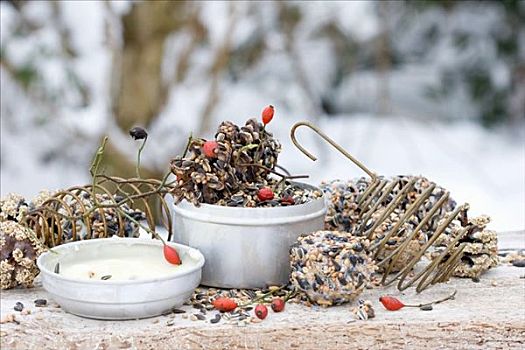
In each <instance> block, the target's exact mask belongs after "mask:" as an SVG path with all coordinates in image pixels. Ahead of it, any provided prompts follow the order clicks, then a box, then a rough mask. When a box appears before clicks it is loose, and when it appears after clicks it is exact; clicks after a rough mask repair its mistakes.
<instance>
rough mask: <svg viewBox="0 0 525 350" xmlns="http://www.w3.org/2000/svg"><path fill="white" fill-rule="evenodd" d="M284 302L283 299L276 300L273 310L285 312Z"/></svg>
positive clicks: (274, 300)
mask: <svg viewBox="0 0 525 350" xmlns="http://www.w3.org/2000/svg"><path fill="white" fill-rule="evenodd" d="M284 305H285V303H284V300H283V299H281V298H275V299H273V300H272V305H271V306H272V310H273V311H274V312H281V311H283V310H284Z"/></svg>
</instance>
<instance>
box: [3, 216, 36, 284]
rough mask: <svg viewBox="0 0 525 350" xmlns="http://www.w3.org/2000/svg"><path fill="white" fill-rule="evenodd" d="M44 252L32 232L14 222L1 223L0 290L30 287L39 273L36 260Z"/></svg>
mask: <svg viewBox="0 0 525 350" xmlns="http://www.w3.org/2000/svg"><path fill="white" fill-rule="evenodd" d="M44 250H45V248H44V247H43V246H42V245H41V244H40V242H39V241H38V240H37V239H36V235H35V233H34V232H33V231H32V230H30V229H29V228H26V227H24V226H22V225H21V224H19V223H17V222H14V221H1V222H0V288H1V289H10V288H14V287H16V286H24V287H30V286H31V285H32V284H33V281H34V279H35V277H36V276H37V275H38V272H39V270H38V267H37V266H36V259H37V258H38V256H39V255H40V254H41V253H42V252H43V251H44Z"/></svg>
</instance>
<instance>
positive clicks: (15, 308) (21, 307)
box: [13, 301, 24, 312]
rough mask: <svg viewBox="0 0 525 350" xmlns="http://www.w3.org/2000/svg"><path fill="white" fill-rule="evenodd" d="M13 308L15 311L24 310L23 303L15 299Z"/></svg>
mask: <svg viewBox="0 0 525 350" xmlns="http://www.w3.org/2000/svg"><path fill="white" fill-rule="evenodd" d="M13 309H14V310H15V311H18V312H20V311H22V310H24V304H22V303H21V302H19V301H17V302H16V304H15V306H14V307H13Z"/></svg>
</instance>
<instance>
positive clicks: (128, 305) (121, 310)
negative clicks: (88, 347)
mask: <svg viewBox="0 0 525 350" xmlns="http://www.w3.org/2000/svg"><path fill="white" fill-rule="evenodd" d="M169 245H170V246H171V247H172V248H175V249H176V250H177V252H178V253H179V256H180V258H181V260H182V264H180V265H173V264H170V263H168V262H167V261H166V260H165V259H164V254H163V246H162V242H160V241H157V240H152V239H139V238H120V237H113V238H100V239H90V240H85V241H77V242H71V243H66V244H63V245H60V246H57V247H55V248H53V249H51V250H49V251H48V252H46V253H43V254H42V255H40V256H39V258H38V260H37V264H38V267H39V268H40V272H41V273H40V275H41V278H42V284H43V286H44V289H45V290H46V291H47V292H48V293H49V294H50V295H51V297H52V298H53V299H54V300H55V301H56V302H57V303H58V304H60V306H61V307H62V308H63V309H64V310H65V311H67V312H70V313H72V314H75V315H78V316H83V317H88V318H96V319H111V320H124V319H136V318H145V317H152V316H156V315H160V314H162V313H164V312H165V311H167V310H170V309H171V308H173V307H174V306H179V305H182V304H183V303H184V302H185V301H186V300H188V299H189V298H190V297H191V295H192V293H193V291H194V290H195V288H196V287H197V286H198V285H199V283H200V280H201V271H202V266H203V265H204V257H203V255H202V254H201V253H200V252H199V251H198V250H197V249H194V248H190V247H188V246H184V245H182V244H175V243H170V244H169Z"/></svg>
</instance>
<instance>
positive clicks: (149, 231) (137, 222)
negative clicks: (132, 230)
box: [116, 207, 166, 245]
mask: <svg viewBox="0 0 525 350" xmlns="http://www.w3.org/2000/svg"><path fill="white" fill-rule="evenodd" d="M116 209H117V211H118V212H119V213H120V214H122V215H124V216H125V217H127V218H128V219H129V220H131V221H132V222H134V223H135V224H136V225H137V226H139V227H140V228H142V229H144V230H145V231H146V232H148V233H149V234H151V235H152V236H154V237H155V238H157V239H160V241H161V242H162V244H164V245H166V241H164V239H163V238H162V237H161V236H160V235H159V234H158V233H157V232H155V231H153V230H151V229H150V228H149V227H146V226H144V225H142V224H141V223H140V222H139V221H138V220H135V219H134V218H133V217H132V216H130V215H128V214H127V213H126V212H124V210H122V209H120V208H118V207H117V208H116Z"/></svg>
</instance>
